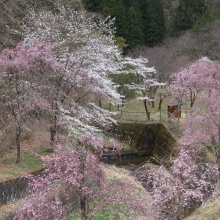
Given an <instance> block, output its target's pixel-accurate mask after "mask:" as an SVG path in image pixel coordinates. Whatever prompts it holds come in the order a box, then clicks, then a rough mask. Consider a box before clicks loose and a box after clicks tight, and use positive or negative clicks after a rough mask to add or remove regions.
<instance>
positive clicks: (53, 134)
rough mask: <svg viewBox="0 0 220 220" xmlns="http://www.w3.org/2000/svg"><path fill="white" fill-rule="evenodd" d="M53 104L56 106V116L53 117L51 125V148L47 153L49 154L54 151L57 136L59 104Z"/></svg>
mask: <svg viewBox="0 0 220 220" xmlns="http://www.w3.org/2000/svg"><path fill="white" fill-rule="evenodd" d="M53 104H54V105H55V107H54V115H53V116H52V120H51V125H50V146H49V147H48V149H47V151H49V152H51V151H52V150H53V146H54V143H55V141H56V136H57V122H58V105H57V102H55V103H53ZM52 106H53V105H52Z"/></svg>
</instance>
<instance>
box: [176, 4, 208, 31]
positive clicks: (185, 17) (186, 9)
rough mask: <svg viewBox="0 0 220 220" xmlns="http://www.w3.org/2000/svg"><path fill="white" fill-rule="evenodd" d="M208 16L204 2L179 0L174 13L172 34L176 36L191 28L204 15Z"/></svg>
mask: <svg viewBox="0 0 220 220" xmlns="http://www.w3.org/2000/svg"><path fill="white" fill-rule="evenodd" d="M207 14H209V10H208V6H207V4H206V2H205V0H193V1H192V0H180V3H179V5H178V6H177V8H176V9H175V11H174V21H173V32H174V34H176V35H178V34H180V33H181V32H182V31H184V30H187V29H190V28H192V27H193V26H194V25H195V24H196V23H197V22H198V21H199V20H200V19H201V18H202V17H203V16H204V15H207Z"/></svg>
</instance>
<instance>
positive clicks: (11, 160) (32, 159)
mask: <svg viewBox="0 0 220 220" xmlns="http://www.w3.org/2000/svg"><path fill="white" fill-rule="evenodd" d="M34 150H35V153H34V152H33V149H28V150H25V151H22V152H21V162H20V163H19V164H16V163H15V161H16V155H15V154H10V155H7V157H6V158H5V159H3V160H2V161H1V164H2V169H1V174H0V181H5V180H8V179H12V178H16V177H19V176H21V175H23V174H26V173H31V172H33V171H36V170H40V169H42V168H43V162H42V160H41V159H40V158H39V156H37V155H36V153H37V154H39V155H42V156H46V155H48V154H50V153H48V152H46V147H40V148H37V147H36V148H35V149H34Z"/></svg>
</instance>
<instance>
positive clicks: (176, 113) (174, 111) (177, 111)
mask: <svg viewBox="0 0 220 220" xmlns="http://www.w3.org/2000/svg"><path fill="white" fill-rule="evenodd" d="M167 106H168V118H171V117H172V115H173V117H175V118H181V105H180V104H177V103H171V104H169V105H167Z"/></svg>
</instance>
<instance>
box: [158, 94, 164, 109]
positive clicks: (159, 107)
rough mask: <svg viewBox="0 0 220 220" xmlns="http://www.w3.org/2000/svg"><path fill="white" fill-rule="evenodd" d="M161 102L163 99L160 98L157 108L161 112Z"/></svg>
mask: <svg viewBox="0 0 220 220" xmlns="http://www.w3.org/2000/svg"><path fill="white" fill-rule="evenodd" d="M162 102H163V98H162V97H160V101H159V106H158V111H161V106H162Z"/></svg>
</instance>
